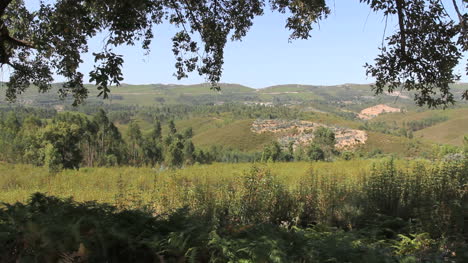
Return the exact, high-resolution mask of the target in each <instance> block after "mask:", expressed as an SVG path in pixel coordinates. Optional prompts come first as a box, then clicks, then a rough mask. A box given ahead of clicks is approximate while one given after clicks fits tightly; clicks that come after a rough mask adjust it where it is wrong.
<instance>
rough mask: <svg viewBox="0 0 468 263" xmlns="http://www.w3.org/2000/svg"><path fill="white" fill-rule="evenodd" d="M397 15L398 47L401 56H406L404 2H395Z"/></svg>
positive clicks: (400, 0)
mask: <svg viewBox="0 0 468 263" xmlns="http://www.w3.org/2000/svg"><path fill="white" fill-rule="evenodd" d="M396 8H397V14H398V25H399V26H400V47H401V54H402V55H403V56H406V32H405V31H406V30H405V13H404V9H405V0H396Z"/></svg>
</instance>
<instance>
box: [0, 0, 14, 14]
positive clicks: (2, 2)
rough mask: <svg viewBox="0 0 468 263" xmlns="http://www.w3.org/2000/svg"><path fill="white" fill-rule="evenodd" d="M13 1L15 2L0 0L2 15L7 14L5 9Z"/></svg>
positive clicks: (0, 12)
mask: <svg viewBox="0 0 468 263" xmlns="http://www.w3.org/2000/svg"><path fill="white" fill-rule="evenodd" d="M11 2H13V0H0V16H3V14H5V10H6V8H7V7H8V5H9V4H10V3H11Z"/></svg>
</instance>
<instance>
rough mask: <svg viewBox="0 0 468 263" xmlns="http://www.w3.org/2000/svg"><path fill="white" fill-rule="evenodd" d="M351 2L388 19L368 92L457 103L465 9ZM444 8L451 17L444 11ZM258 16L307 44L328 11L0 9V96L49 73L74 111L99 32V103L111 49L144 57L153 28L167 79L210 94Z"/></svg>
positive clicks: (118, 74)
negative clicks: (282, 19)
mask: <svg viewBox="0 0 468 263" xmlns="http://www.w3.org/2000/svg"><path fill="white" fill-rule="evenodd" d="M354 1H359V2H361V3H365V4H367V6H369V8H370V9H371V10H372V11H375V12H378V13H379V14H382V15H383V16H384V17H387V18H388V17H390V16H395V17H397V20H398V28H397V29H395V32H393V33H392V35H391V36H390V37H388V38H387V39H386V40H385V43H384V45H383V47H382V48H381V53H380V54H379V55H378V57H377V58H376V59H375V62H374V64H366V65H365V66H366V68H367V74H368V75H369V76H371V77H374V78H375V79H376V84H375V86H374V91H375V92H376V93H382V92H384V91H390V92H391V91H394V90H396V89H402V90H413V91H415V101H416V102H417V103H418V104H419V105H428V106H430V107H435V106H440V105H442V106H446V105H448V104H450V103H453V102H454V101H456V100H457V98H455V97H454V95H453V91H452V90H451V88H450V86H449V85H450V84H451V83H453V82H454V81H457V80H458V79H459V78H460V76H459V75H457V74H456V73H455V71H454V69H455V67H456V66H457V65H458V64H459V62H460V60H461V59H462V57H463V56H462V54H463V52H465V51H467V47H468V45H467V33H466V31H467V17H468V16H467V14H466V13H463V12H462V11H461V10H465V9H464V8H461V7H464V6H466V5H467V4H468V2H467V1H466V0H354ZM330 3H331V1H330ZM333 4H334V1H333ZM338 4H339V3H338ZM448 5H450V6H452V7H453V8H452V9H453V10H455V11H454V14H455V15H450V14H449V13H448V12H447V11H446V8H445V6H448ZM266 10H272V11H273V12H280V13H283V14H285V15H287V16H288V17H287V19H286V25H285V26H286V28H288V29H290V30H291V34H290V39H291V40H294V39H308V38H309V37H310V32H311V30H312V29H313V27H314V25H315V24H316V23H317V22H319V21H320V20H322V19H325V18H326V17H327V16H328V15H329V14H330V12H331V10H330V8H329V3H328V2H327V1H325V0H249V1H247V0H237V1H232V0H196V1H189V0H108V1H95V0H55V1H54V0H51V1H47V2H44V1H41V2H40V4H39V6H38V8H36V9H35V10H29V9H28V8H26V6H25V4H24V0H0V64H1V66H2V67H9V68H11V75H10V79H9V81H8V83H7V90H6V95H7V97H8V98H9V99H10V100H14V99H15V98H16V96H17V94H19V93H22V92H24V91H25V90H26V89H27V88H28V87H29V86H30V85H31V84H34V86H37V87H38V89H39V90H40V91H42V92H45V91H47V90H49V89H50V88H51V83H52V82H53V80H54V78H53V76H54V74H57V75H61V76H63V77H64V78H65V79H66V81H65V82H64V83H63V84H62V85H61V87H60V89H59V93H60V95H62V96H66V95H67V94H71V95H73V97H74V104H75V105H76V104H79V103H81V102H82V101H83V100H84V99H85V98H86V97H87V95H88V89H87V88H86V87H85V86H84V85H83V82H84V78H85V75H84V73H82V72H79V71H78V68H79V65H80V63H81V62H83V60H82V54H83V53H85V52H87V51H88V49H89V40H90V39H91V38H93V37H94V36H96V35H98V34H100V33H105V34H106V35H107V37H106V38H105V39H104V41H103V42H104V48H103V50H102V51H100V52H96V53H94V59H95V67H94V69H93V70H92V71H91V72H88V73H87V74H88V77H89V81H90V82H92V83H95V84H96V85H97V89H98V90H99V91H100V95H102V96H103V97H104V98H107V97H108V94H109V92H110V88H109V87H110V86H111V85H119V84H120V82H121V81H122V80H123V76H122V71H121V68H122V65H123V63H124V59H123V57H122V56H121V55H119V54H117V53H115V52H114V50H115V47H117V46H121V45H136V44H141V46H142V48H143V49H144V50H147V51H150V45H151V42H152V40H153V39H154V35H155V32H156V31H155V27H154V26H155V25H158V24H162V23H170V24H172V25H174V26H175V27H177V28H179V29H180V30H179V31H178V32H177V33H175V35H174V37H173V38H172V41H173V53H174V55H175V57H176V63H175V74H176V76H177V78H179V79H180V78H185V77H187V76H188V73H189V72H194V71H197V72H198V73H199V74H200V75H203V76H205V77H206V79H207V80H208V81H209V82H211V83H212V88H215V89H217V88H218V85H217V83H218V82H219V80H220V77H221V75H222V71H223V63H224V48H225V46H226V43H227V42H228V41H235V40H241V39H242V38H243V37H244V36H245V35H246V34H247V32H248V31H249V29H250V27H251V26H252V25H253V23H254V19H255V17H258V16H261V15H263V14H264V13H265V12H266ZM465 74H466V72H465ZM462 99H465V100H466V99H468V91H466V90H465V91H464V94H463V96H462Z"/></svg>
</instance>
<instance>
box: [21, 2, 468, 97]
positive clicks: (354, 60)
mask: <svg viewBox="0 0 468 263" xmlns="http://www.w3.org/2000/svg"><path fill="white" fill-rule="evenodd" d="M29 1H32V0H29ZM29 1H28V0H26V3H27V4H29V5H30V6H34V4H33V3H32V2H29ZM28 2H29V3H28ZM328 2H329V5H330V8H331V11H332V13H331V14H330V15H329V17H328V18H327V19H325V20H323V21H321V22H320V26H318V25H316V26H315V28H314V30H313V31H312V33H311V35H312V36H311V38H309V39H308V40H294V41H292V42H289V41H288V37H289V34H290V32H289V31H288V30H287V29H285V28H284V25H285V20H286V16H285V15H281V14H278V13H272V12H270V11H269V10H266V12H265V15H264V16H262V17H257V18H256V19H255V20H254V25H253V26H252V28H251V30H250V31H249V32H248V34H247V36H246V37H245V38H244V39H243V40H242V41H240V42H239V41H237V42H228V44H227V45H226V48H225V59H224V61H225V64H224V67H223V69H224V71H223V76H222V78H221V82H223V83H238V84H242V85H245V86H249V87H252V88H263V87H268V86H273V85H279V84H312V85H337V84H344V83H361V84H364V83H372V82H373V81H374V79H372V78H368V77H367V76H366V73H365V68H364V64H365V63H366V62H368V63H372V62H373V60H374V58H375V57H376V56H377V54H378V53H379V50H378V47H380V46H381V44H382V37H383V34H384V31H385V29H384V28H385V20H384V19H383V16H382V15H381V14H376V13H374V12H371V11H370V8H369V7H368V6H367V5H366V4H361V3H359V1H358V0H352V1H349V0H345V1H336V3H335V1H328ZM396 22H397V21H396V18H393V19H392V18H391V17H390V18H389V20H388V26H387V29H386V34H387V35H389V34H391V33H392V32H393V31H394V29H395V26H396ZM177 31H179V29H177V28H175V27H173V26H171V25H165V24H164V25H159V26H156V27H155V30H154V35H155V38H154V39H153V43H152V45H151V52H150V54H149V55H145V54H144V52H145V51H144V50H142V49H141V47H140V46H138V45H137V46H133V47H120V48H117V49H115V51H116V53H120V54H122V55H123V56H124V59H125V63H124V67H123V74H124V81H123V82H124V83H128V84H151V83H163V84H196V83H201V82H205V79H204V77H200V76H199V75H198V73H193V74H190V75H189V78H187V79H183V80H180V81H179V80H177V78H176V77H174V75H173V73H174V72H175V68H174V63H175V59H174V56H173V54H172V51H171V49H172V42H171V37H172V36H173V35H174V34H175V33H176V32H177ZM102 47H103V43H102V36H98V37H96V38H93V39H91V41H90V52H89V53H88V54H83V59H84V63H83V64H82V65H81V67H80V71H82V72H83V73H84V74H85V76H86V75H87V73H88V72H89V71H90V70H92V68H93V63H94V60H93V56H92V55H91V53H92V52H96V51H100V50H102ZM465 61H466V60H465ZM456 72H457V73H459V74H461V75H462V76H463V75H465V74H464V71H463V66H460V67H459V68H457V71H456ZM62 80H63V79H60V77H58V78H57V79H56V81H62ZM467 80H468V79H467V78H466V76H463V77H462V81H467Z"/></svg>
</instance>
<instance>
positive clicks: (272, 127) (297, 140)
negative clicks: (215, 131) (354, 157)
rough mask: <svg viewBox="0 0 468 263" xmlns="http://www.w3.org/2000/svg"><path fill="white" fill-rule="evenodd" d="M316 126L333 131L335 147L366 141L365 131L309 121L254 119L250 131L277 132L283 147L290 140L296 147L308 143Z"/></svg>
mask: <svg viewBox="0 0 468 263" xmlns="http://www.w3.org/2000/svg"><path fill="white" fill-rule="evenodd" d="M318 127H327V128H329V129H331V130H332V131H333V132H334V133H335V138H336V144H335V147H336V148H337V149H349V148H353V147H355V146H357V145H360V144H364V143H365V142H366V141H367V133H366V132H365V131H361V130H354V129H349V128H341V127H333V126H327V125H324V124H321V123H315V122H310V121H297V120H296V121H286V120H256V121H254V122H253V123H252V127H251V131H252V132H254V133H265V132H272V133H275V134H278V135H279V139H278V142H279V143H280V144H281V145H282V146H283V147H287V146H288V145H289V144H290V143H291V142H292V143H293V147H294V148H296V147H298V146H305V145H308V144H310V143H311V142H312V140H313V139H314V130H316V129H317V128H318Z"/></svg>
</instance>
